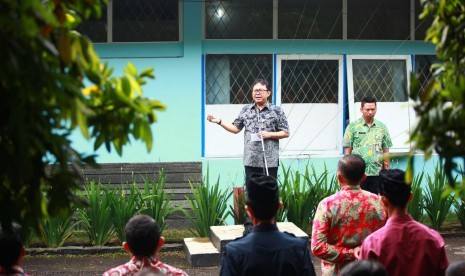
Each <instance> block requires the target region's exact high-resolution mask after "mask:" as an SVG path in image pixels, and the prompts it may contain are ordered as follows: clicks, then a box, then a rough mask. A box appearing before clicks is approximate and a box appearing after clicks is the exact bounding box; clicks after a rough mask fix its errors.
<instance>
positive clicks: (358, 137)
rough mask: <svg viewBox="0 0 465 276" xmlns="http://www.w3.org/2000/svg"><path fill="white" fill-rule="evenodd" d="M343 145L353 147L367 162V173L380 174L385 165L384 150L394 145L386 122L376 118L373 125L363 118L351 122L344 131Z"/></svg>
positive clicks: (354, 152) (371, 174) (353, 152)
mask: <svg viewBox="0 0 465 276" xmlns="http://www.w3.org/2000/svg"><path fill="white" fill-rule="evenodd" d="M342 146H343V147H345V148H351V149H352V152H351V153H352V154H357V155H360V156H361V157H362V158H363V160H365V163H366V170H365V172H366V174H367V175H370V176H378V175H379V171H380V170H381V169H382V167H383V160H382V159H383V150H385V149H389V148H390V147H392V140H391V136H390V135H389V131H388V129H387V127H386V125H385V124H383V123H382V122H380V121H378V120H376V119H375V120H374V121H373V124H372V125H371V126H368V125H367V123H365V120H364V119H363V118H360V119H358V120H357V121H355V122H352V123H350V124H349V125H348V126H347V128H346V131H345V133H344V139H343V141H342Z"/></svg>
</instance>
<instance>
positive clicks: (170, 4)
mask: <svg viewBox="0 0 465 276" xmlns="http://www.w3.org/2000/svg"><path fill="white" fill-rule="evenodd" d="M178 19H179V12H178V1H176V0H157V1H153V0H131V1H127V0H113V41H115V42H150V41H179V20H178Z"/></svg>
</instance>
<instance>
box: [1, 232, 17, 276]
mask: <svg viewBox="0 0 465 276" xmlns="http://www.w3.org/2000/svg"><path fill="white" fill-rule="evenodd" d="M8 230H9V231H6V229H2V226H0V266H1V267H3V268H5V269H7V270H8V269H9V268H11V267H12V266H13V265H14V264H15V263H16V262H17V261H18V259H19V257H20V256H21V250H22V248H23V231H22V227H21V225H19V224H17V223H12V224H11V229H8Z"/></svg>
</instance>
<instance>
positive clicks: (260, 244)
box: [220, 224, 316, 276]
mask: <svg viewBox="0 0 465 276" xmlns="http://www.w3.org/2000/svg"><path fill="white" fill-rule="evenodd" d="M220 275H255V276H256V275H286V276H288V275H311V276H314V275H316V274H315V268H314V267H313V263H312V259H311V257H310V252H309V250H308V241H305V240H304V239H301V238H297V237H296V236H294V235H292V234H289V233H286V232H280V231H279V230H278V227H277V226H276V225H275V224H264V225H256V226H255V227H254V228H253V230H252V233H250V234H248V235H247V236H245V237H242V238H238V239H236V240H234V241H232V242H230V243H229V244H227V245H226V248H225V250H224V253H223V257H222V260H221V272H220Z"/></svg>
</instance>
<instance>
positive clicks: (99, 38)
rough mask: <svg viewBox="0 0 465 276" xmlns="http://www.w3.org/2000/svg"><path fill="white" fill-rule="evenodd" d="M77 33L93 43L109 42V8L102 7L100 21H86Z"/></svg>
mask: <svg viewBox="0 0 465 276" xmlns="http://www.w3.org/2000/svg"><path fill="white" fill-rule="evenodd" d="M77 31H78V32H80V33H81V34H83V35H86V36H87V37H89V38H90V40H92V42H107V6H106V5H105V6H103V7H102V16H101V17H100V18H99V19H96V18H95V17H91V18H89V19H88V20H86V21H84V22H83V23H82V24H81V25H79V27H78V28H77Z"/></svg>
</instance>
